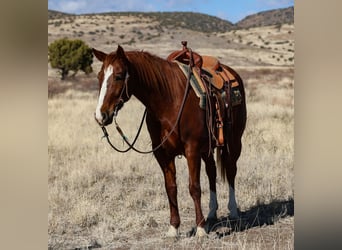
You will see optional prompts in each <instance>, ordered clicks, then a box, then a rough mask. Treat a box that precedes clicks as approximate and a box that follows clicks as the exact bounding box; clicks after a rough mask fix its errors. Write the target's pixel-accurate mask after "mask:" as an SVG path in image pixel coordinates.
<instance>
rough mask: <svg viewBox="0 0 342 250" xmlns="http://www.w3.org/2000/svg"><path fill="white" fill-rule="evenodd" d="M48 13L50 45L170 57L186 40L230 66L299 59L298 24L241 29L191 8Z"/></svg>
mask: <svg viewBox="0 0 342 250" xmlns="http://www.w3.org/2000/svg"><path fill="white" fill-rule="evenodd" d="M48 16H49V19H48V43H51V42H52V41H54V40H56V39H60V38H64V37H67V38H69V39H82V40H84V41H85V42H86V43H87V44H88V45H89V46H91V47H94V48H98V49H102V50H104V51H107V52H110V51H113V50H114V49H115V48H116V46H117V45H118V44H121V45H122V46H123V47H124V48H125V49H126V50H147V51H150V52H152V53H154V54H157V55H159V56H161V57H166V56H167V55H168V54H169V53H170V52H172V51H173V50H176V49H180V48H181V44H180V41H182V40H187V41H188V44H189V46H190V47H191V48H193V49H194V50H196V51H197V52H199V53H202V54H210V55H213V56H216V57H218V58H219V59H220V60H222V61H223V62H226V63H228V64H230V65H236V66H239V65H240V66H267V65H278V66H280V65H288V66H289V65H293V62H294V25H293V24H291V25H288V24H283V25H282V26H281V27H279V26H276V25H272V26H264V27H256V28H251V29H248V30H247V29H236V27H235V26H234V25H233V24H232V23H230V22H227V21H224V20H222V19H219V18H216V17H212V16H208V15H204V14H199V13H190V12H172V13H167V12H163V13H161V12H159V13H157V12H154V13H142V12H141V13H137V12H134V13H133V12H117V13H101V14H88V15H71V14H65V13H61V12H56V11H49V15H48ZM209 30H210V31H211V32H209Z"/></svg>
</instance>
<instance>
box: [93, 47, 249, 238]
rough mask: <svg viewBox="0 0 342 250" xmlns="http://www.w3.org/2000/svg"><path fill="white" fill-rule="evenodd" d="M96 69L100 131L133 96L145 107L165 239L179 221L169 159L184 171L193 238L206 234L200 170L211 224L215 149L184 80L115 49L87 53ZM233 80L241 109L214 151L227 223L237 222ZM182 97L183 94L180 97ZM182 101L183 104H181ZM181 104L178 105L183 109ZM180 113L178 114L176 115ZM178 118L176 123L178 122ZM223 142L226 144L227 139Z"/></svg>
mask: <svg viewBox="0 0 342 250" xmlns="http://www.w3.org/2000/svg"><path fill="white" fill-rule="evenodd" d="M93 53H94V55H95V56H96V58H97V59H98V60H100V61H101V62H102V63H103V64H102V68H101V70H100V72H99V73H98V81H99V98H98V104H97V107H96V111H95V119H96V121H97V123H98V124H99V125H100V126H101V127H104V126H107V125H109V124H111V123H112V121H113V116H114V113H115V114H116V113H117V111H118V110H119V109H121V107H122V106H123V104H124V103H125V102H127V101H128V100H129V99H130V97H131V96H132V95H134V96H135V97H136V98H137V99H138V100H139V101H141V103H142V104H143V105H144V106H145V107H146V110H147V115H146V124H147V129H148V132H149V134H150V136H151V140H152V148H156V147H158V145H160V144H162V145H161V146H159V147H158V148H157V149H156V150H155V151H154V152H153V154H154V156H155V158H156V159H157V161H158V163H159V165H160V167H161V170H162V172H163V175H164V181H165V188H166V193H167V196H168V200H169V205H170V228H169V231H168V233H167V235H168V236H171V237H177V236H178V233H179V226H180V217H179V211H178V202H177V184H176V167H175V157H176V156H178V155H184V156H185V157H186V160H187V164H188V168H189V191H190V195H191V197H192V199H193V201H194V205H195V211H196V226H197V228H196V229H197V232H196V235H197V236H203V235H205V234H206V231H205V229H204V226H205V222H206V220H205V218H204V216H203V213H202V208H201V186H200V169H201V159H202V160H203V161H204V163H205V169H206V173H207V175H208V178H209V188H210V201H209V210H210V211H209V214H208V217H207V218H208V219H216V210H217V209H218V204H217V198H216V165H215V161H214V157H213V153H212V149H211V148H209V147H210V146H211V147H214V146H215V143H209V140H210V138H211V137H210V135H209V131H208V128H207V123H206V111H205V110H203V109H201V108H200V107H199V99H198V97H197V96H196V94H195V92H194V90H193V89H192V88H187V84H188V81H187V76H185V75H184V73H183V72H182V70H181V69H180V68H179V66H178V65H177V63H175V62H169V61H167V60H164V59H162V58H160V57H158V56H155V55H152V54H150V53H148V52H142V51H141V52H140V51H127V52H125V51H124V50H123V48H122V47H121V46H120V45H119V46H118V48H117V50H116V52H112V53H110V54H106V53H104V52H101V51H98V50H96V49H93ZM223 67H226V68H228V69H230V71H231V72H232V74H233V75H234V76H235V78H236V79H237V80H238V83H239V90H240V92H241V95H242V103H241V104H240V105H238V106H235V107H233V108H232V113H231V114H232V116H231V117H232V119H231V124H229V125H228V122H227V121H225V122H224V129H225V134H226V139H225V142H224V143H225V144H224V146H223V147H222V149H221V151H220V158H221V159H219V160H220V162H221V164H220V165H222V166H221V173H222V175H223V178H224V179H228V184H229V185H228V188H227V189H228V190H227V191H228V192H229V202H228V209H229V211H230V217H233V218H237V217H238V211H237V205H236V200H235V187H234V179H235V175H236V161H237V160H238V158H239V156H240V152H241V136H242V134H243V131H244V128H245V124H246V104H245V92H244V87H243V82H242V80H241V78H240V77H239V75H238V74H237V73H236V72H235V71H233V70H232V69H231V68H229V67H227V66H225V65H223ZM186 91H187V92H186ZM183 100H185V102H183ZM183 104H184V105H183ZM180 112H181V113H180ZM179 115H180V117H178V116H179ZM227 138H228V139H227Z"/></svg>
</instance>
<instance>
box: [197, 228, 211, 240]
mask: <svg viewBox="0 0 342 250" xmlns="http://www.w3.org/2000/svg"><path fill="white" fill-rule="evenodd" d="M207 236H208V234H207V232H206V231H205V229H204V228H203V227H197V230H196V237H199V238H203V237H207Z"/></svg>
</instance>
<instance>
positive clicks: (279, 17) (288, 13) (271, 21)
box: [236, 7, 294, 29]
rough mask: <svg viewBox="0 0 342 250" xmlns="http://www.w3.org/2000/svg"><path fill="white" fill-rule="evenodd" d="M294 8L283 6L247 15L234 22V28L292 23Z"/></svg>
mask: <svg viewBox="0 0 342 250" xmlns="http://www.w3.org/2000/svg"><path fill="white" fill-rule="evenodd" d="M293 23H294V8H293V7H289V8H284V9H277V10H270V11H263V12H259V13H257V14H253V15H249V16H247V17H245V18H244V19H242V20H241V21H239V22H238V23H236V28H240V29H241V28H244V29H246V28H252V27H253V28H254V27H262V26H269V25H281V24H293Z"/></svg>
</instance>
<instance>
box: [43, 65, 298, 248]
mask: <svg viewBox="0 0 342 250" xmlns="http://www.w3.org/2000/svg"><path fill="white" fill-rule="evenodd" d="M238 72H239V73H240V74H241V76H242V77H243V79H245V85H246V92H247V107H248V122H247V128H246V131H245V134H244V136H243V151H242V154H241V157H240V159H239V161H238V173H237V177H236V197H237V201H238V206H239V208H240V210H241V211H242V215H244V217H242V218H244V219H241V221H238V222H237V223H234V224H233V225H227V220H226V216H227V201H228V188H227V184H226V183H223V182H222V181H221V180H220V178H218V183H217V189H218V202H219V210H218V217H219V218H220V219H221V222H220V223H221V224H220V225H219V226H218V228H217V230H216V232H212V233H210V234H209V237H208V238H206V239H202V240H201V241H198V240H197V239H196V238H188V237H186V232H187V231H189V230H190V229H191V227H192V226H194V223H195V218H194V208H193V202H192V199H191V197H190V195H189V191H188V170H187V166H186V164H185V160H184V158H182V159H177V160H176V164H177V182H178V200H179V208H180V216H181V220H182V224H181V228H180V230H181V238H180V240H178V241H176V242H170V241H168V240H167V239H165V237H164V233H165V230H166V229H167V228H168V222H169V208H168V202H167V197H166V192H165V190H164V181H163V177H162V172H161V170H160V169H159V166H158V165H157V163H156V161H155V159H154V158H153V156H152V155H140V154H137V153H134V152H129V153H126V154H119V153H117V152H114V151H113V150H112V149H111V148H110V147H109V145H108V144H107V143H106V141H105V140H101V136H102V131H101V129H100V128H99V127H98V125H97V124H96V123H95V121H94V118H93V112H94V110H95V106H96V101H97V91H96V90H95V89H94V90H89V88H87V89H88V90H87V91H84V88H83V89H82V87H80V86H82V82H83V81H84V82H87V81H88V83H89V82H91V81H94V84H95V86H96V80H95V79H94V78H91V79H90V80H89V79H88V80H85V78H83V79H82V78H81V80H79V81H78V82H70V83H68V84H66V86H67V87H65V88H64V90H63V91H61V92H60V93H58V91H57V92H56V94H54V95H53V96H51V98H49V100H48V119H49V121H48V154H49V172H48V173H49V174H48V187H49V192H48V202H49V214H48V233H49V248H51V249H59V248H62V249H65V248H68V249H75V248H81V247H83V248H86V247H93V248H95V247H100V246H101V247H102V248H103V249H113V248H121V249H126V248H132V249H136V248H141V246H144V248H146V249H154V248H165V249H194V248H195V249H197V248H204V249H205V248H215V249H293V247H294V246H293V240H294V239H293V237H294V236H293V233H294V231H293V222H294V218H293V197H294V176H293V175H294V165H293V152H294V110H293V107H294V105H293V104H294V103H293V95H294V93H293V69H292V68H278V69H274V68H271V69H265V68H261V69H248V68H240V69H239V70H238ZM64 84H65V83H60V82H58V81H57V80H51V86H52V85H54V86H55V88H57V87H56V86H63V85H64ZM86 86H88V85H86ZM143 110H144V108H143V106H142V105H141V104H140V103H139V102H138V101H137V100H135V99H132V100H131V101H130V102H128V103H127V104H126V105H125V107H124V108H123V109H122V111H121V112H120V114H119V124H120V126H121V127H122V128H123V129H124V131H125V133H126V134H127V136H128V137H129V138H133V136H134V135H135V132H136V131H137V126H138V125H139V122H140V119H141V116H142V113H143ZM109 132H110V134H111V138H112V140H113V141H114V142H115V144H116V145H118V146H122V145H123V143H122V140H121V139H120V138H119V136H118V135H117V133H116V131H115V129H114V127H113V126H111V127H110V128H109ZM137 146H138V147H139V148H142V149H147V148H150V140H149V137H148V133H147V131H146V128H145V127H144V129H143V132H142V136H141V137H140V138H139V142H138V145H137ZM201 184H202V208H203V210H204V211H203V212H204V214H207V213H208V209H209V208H208V201H209V188H208V181H207V177H206V175H205V171H204V168H203V164H202V172H201ZM229 227H232V228H233V229H234V228H235V230H233V231H231V232H230V233H229V234H226V233H225V232H226V231H227V230H228V228H229ZM221 236H222V237H221Z"/></svg>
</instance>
